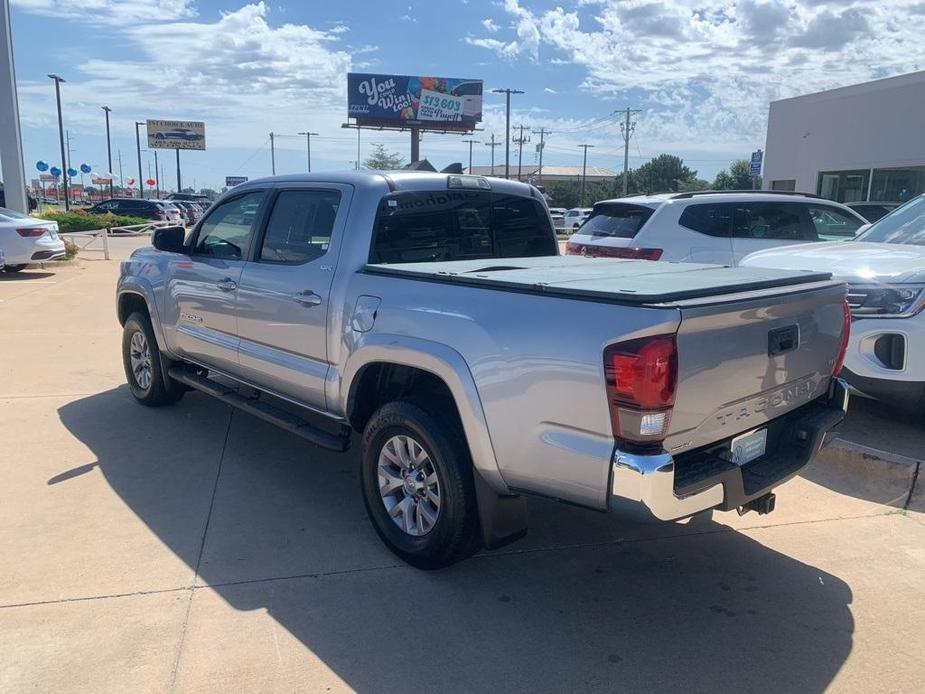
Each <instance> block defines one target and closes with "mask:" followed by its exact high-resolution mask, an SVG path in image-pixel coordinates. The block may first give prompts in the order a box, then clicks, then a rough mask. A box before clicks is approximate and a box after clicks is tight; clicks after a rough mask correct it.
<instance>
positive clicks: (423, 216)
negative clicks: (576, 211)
mask: <svg viewBox="0 0 925 694" xmlns="http://www.w3.org/2000/svg"><path fill="white" fill-rule="evenodd" d="M549 255H558V244H557V242H556V237H555V232H554V231H553V229H552V226H551V225H550V223H549V217H548V216H547V215H546V210H545V208H544V206H543V205H542V204H541V203H540V202H539V201H537V200H535V199H533V198H527V197H521V196H516V195H501V194H497V193H489V192H485V191H474V190H458V191H454V190H449V191H435V192H404V193H394V194H392V195H388V196H386V197H385V198H384V199H383V201H382V203H381V204H380V206H379V219H378V222H377V226H376V235H375V239H374V241H373V248H372V253H371V254H370V261H371V262H373V263H420V262H428V261H440V260H469V259H477V258H525V257H534V256H549Z"/></svg>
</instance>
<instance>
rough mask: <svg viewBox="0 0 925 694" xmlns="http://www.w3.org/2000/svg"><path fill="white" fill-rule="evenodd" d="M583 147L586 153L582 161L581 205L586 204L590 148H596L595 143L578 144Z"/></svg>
mask: <svg viewBox="0 0 925 694" xmlns="http://www.w3.org/2000/svg"><path fill="white" fill-rule="evenodd" d="M578 146H579V147H581V148H582V149H583V150H584V151H585V153H584V159H583V161H582V162H581V192H580V193H579V194H578V204H579V206H581V207H584V206H585V178H586V177H587V175H588V148H591V149H594V145H578Z"/></svg>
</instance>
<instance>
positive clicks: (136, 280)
mask: <svg viewBox="0 0 925 694" xmlns="http://www.w3.org/2000/svg"><path fill="white" fill-rule="evenodd" d="M126 294H135V295H137V296H140V297H141V298H142V299H144V302H145V305H146V306H147V307H148V316H150V318H151V326H152V327H153V328H154V337H155V338H156V339H157V347H158V349H159V350H160V351H161V352H162V353H166V352H167V351H168V350H167V342H166V340H165V339H164V327H163V326H162V325H161V320H160V314H158V312H157V303H156V302H155V301H154V288H153V287H152V286H151V283H150V282H148V281H147V280H145V279H142V278H140V277H123V278H122V279H120V280H119V286H118V288H117V290H116V311H117V312H118V310H119V303H120V302H121V301H122V297H123V296H125V295H126Z"/></svg>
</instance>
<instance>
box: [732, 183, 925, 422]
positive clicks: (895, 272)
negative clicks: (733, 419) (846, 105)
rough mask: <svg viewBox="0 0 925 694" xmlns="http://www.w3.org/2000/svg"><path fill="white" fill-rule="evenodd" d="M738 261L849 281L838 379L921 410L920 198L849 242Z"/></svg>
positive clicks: (924, 371)
mask: <svg viewBox="0 0 925 694" xmlns="http://www.w3.org/2000/svg"><path fill="white" fill-rule="evenodd" d="M742 265H743V266H749V267H771V268H784V269H788V270H822V271H828V272H831V273H832V275H834V276H835V277H836V278H837V279H840V280H844V281H845V282H847V283H848V305H849V306H850V308H851V321H852V322H851V336H850V340H849V342H848V349H847V351H846V353H845V368H844V370H843V371H842V375H843V377H844V378H845V379H847V381H848V383H850V384H851V385H852V386H854V387H855V388H856V389H857V390H859V391H861V392H862V393H865V394H867V395H870V396H873V397H876V398H880V399H881V400H886V401H889V402H892V403H895V404H897V405H902V406H905V407H906V408H908V409H910V410H912V411H915V412H918V413H920V414H921V413H922V412H925V311H923V309H925V195H921V196H919V197H917V198H914V199H913V200H910V201H909V202H907V203H906V204H905V205H903V206H902V207H898V208H897V209H895V210H894V211H893V212H891V213H890V214H888V215H887V216H885V217H882V218H881V219H879V220H878V221H876V222H874V223H873V224H872V225H871V226H870V228H869V229H867V230H866V231H864V232H863V233H861V234H859V235H858V237H857V239H856V240H854V241H849V242H848V243H819V244H816V245H814V246H813V247H812V248H800V247H795V246H791V247H789V248H775V249H772V250H766V251H762V252H761V253H755V254H754V255H750V256H748V257H747V258H745V259H743V261H742Z"/></svg>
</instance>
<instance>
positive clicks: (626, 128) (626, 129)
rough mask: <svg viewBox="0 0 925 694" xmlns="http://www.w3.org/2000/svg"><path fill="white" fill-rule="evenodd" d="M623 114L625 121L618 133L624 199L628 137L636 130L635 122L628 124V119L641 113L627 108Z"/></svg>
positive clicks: (628, 168)
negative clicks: (621, 135) (619, 137)
mask: <svg viewBox="0 0 925 694" xmlns="http://www.w3.org/2000/svg"><path fill="white" fill-rule="evenodd" d="M624 113H625V115H626V120H625V121H624V122H622V123H620V132H621V133H623V197H626V195H627V193H628V192H629V170H630V136H631V135H632V134H633V131H634V130H636V121H632V122H630V118H631V117H632V116H634V115H635V114H637V113H642V111H639V110H638V109H637V110H633V109H630V108H629V107H627V109H626V111H625V112H624Z"/></svg>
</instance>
